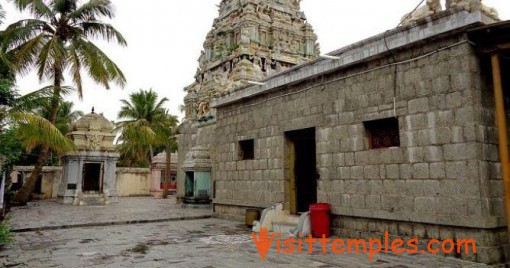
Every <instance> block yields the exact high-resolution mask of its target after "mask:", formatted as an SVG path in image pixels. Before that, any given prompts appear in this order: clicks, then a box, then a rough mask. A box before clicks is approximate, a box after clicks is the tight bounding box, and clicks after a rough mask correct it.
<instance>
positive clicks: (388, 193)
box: [211, 11, 508, 263]
mask: <svg viewBox="0 0 510 268" xmlns="http://www.w3.org/2000/svg"><path fill="white" fill-rule="evenodd" d="M490 22H493V21H492V19H490V18H489V17H488V16H486V15H485V14H483V13H480V12H474V13H468V12H466V11H458V12H451V11H447V12H444V13H441V14H439V15H434V16H432V17H429V18H427V19H426V20H422V21H420V22H417V23H414V24H412V25H409V26H405V27H400V28H397V29H394V30H391V31H388V32H387V33H385V34H381V35H378V36H375V37H372V38H369V39H366V40H363V41H361V42H359V43H356V44H353V45H351V46H349V47H346V48H344V49H340V50H338V51H335V52H333V53H331V54H330V55H335V56H336V57H338V59H319V60H315V61H312V62H310V63H307V64H304V65H301V66H298V67H296V68H292V69H290V70H287V71H285V72H283V73H280V74H277V75H275V76H273V77H270V78H267V79H265V80H263V83H264V84H263V85H260V86H257V85H255V86H251V87H249V88H246V89H244V90H241V91H239V92H236V93H234V94H231V95H229V96H225V97H222V98H220V99H218V100H216V101H215V102H213V104H212V107H214V108H215V109H216V111H217V123H216V126H215V128H216V129H215V134H214V139H212V142H213V144H214V146H213V147H215V152H214V153H213V154H212V156H211V157H212V158H213V161H212V162H213V166H214V168H213V170H214V172H215V174H214V176H213V178H214V181H213V210H214V214H215V215H216V216H217V217H220V218H229V219H236V220H242V219H244V215H245V210H246V209H247V208H254V207H255V208H264V207H268V206H270V205H271V204H273V203H276V202H283V203H284V207H285V209H287V210H290V211H291V213H297V212H300V211H301V210H303V209H304V208H306V205H308V203H310V202H326V203H329V204H331V205H332V214H333V225H332V228H333V230H334V232H335V233H336V234H337V235H341V236H342V237H355V238H363V237H366V238H381V237H382V236H383V235H384V232H385V231H388V232H389V233H390V235H391V236H394V237H397V236H398V237H401V238H410V237H419V238H421V242H422V243H423V244H424V245H425V243H426V242H427V240H428V239H432V238H436V239H440V240H444V239H460V238H472V239H475V240H476V241H477V246H478V247H477V249H478V253H477V254H476V255H474V254H469V255H468V254H464V253H461V254H457V257H461V258H463V259H467V260H471V261H478V262H484V263H501V262H504V261H505V256H504V255H505V253H508V239H507V234H506V222H505V218H504V215H505V213H504V199H503V192H502V189H503V187H502V185H503V184H502V181H501V174H500V164H499V162H498V161H499V160H498V148H497V131H496V126H495V108H494V96H493V92H492V80H491V79H492V75H491V68H490V64H487V63H486V62H484V60H483V59H482V57H481V56H480V55H479V54H477V53H476V52H475V49H474V47H473V45H472V44H470V42H469V40H468V38H467V35H466V29H469V28H473V27H476V26H480V25H484V24H487V23H490ZM211 138H212V137H211ZM310 163H311V168H308V169H307V168H306V166H310ZM315 192H316V195H315ZM307 202H308V203H307ZM306 209H307V208H306Z"/></svg>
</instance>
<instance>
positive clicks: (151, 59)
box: [0, 0, 510, 120]
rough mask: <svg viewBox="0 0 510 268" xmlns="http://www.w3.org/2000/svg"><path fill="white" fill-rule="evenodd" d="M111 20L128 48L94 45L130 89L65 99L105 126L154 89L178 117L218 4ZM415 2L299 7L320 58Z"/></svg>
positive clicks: (130, 5)
mask: <svg viewBox="0 0 510 268" xmlns="http://www.w3.org/2000/svg"><path fill="white" fill-rule="evenodd" d="M0 1H1V2H2V5H3V7H4V9H5V10H6V11H7V19H6V23H5V24H4V25H3V27H5V26H6V25H8V24H9V23H12V22H14V21H16V20H19V19H22V18H26V17H27V16H26V15H23V14H19V13H17V12H16V11H15V10H14V9H13V7H12V4H11V3H5V0H0ZM112 2H113V4H114V6H115V9H116V17H115V18H114V20H113V21H112V24H113V25H114V26H115V27H116V28H117V29H118V30H119V31H120V32H122V33H123V35H124V36H125V38H126V39H127V41H128V47H126V48H121V47H118V46H116V45H111V44H105V43H99V45H100V47H101V48H102V49H103V50H104V51H105V52H106V53H107V54H108V55H109V56H110V57H111V58H112V59H113V60H114V61H115V62H116V63H117V64H118V65H119V66H120V68H121V69H122V70H123V72H124V74H125V75H126V78H127V80H128V84H127V86H126V87H125V88H124V89H120V88H118V87H113V88H112V89H111V90H109V91H107V90H105V89H103V88H102V87H101V86H99V85H96V84H94V83H93V82H91V81H90V80H86V81H85V82H84V96H83V100H79V99H78V98H77V97H76V96H74V95H73V96H69V97H68V99H69V100H70V101H73V102H74V103H75V108H77V109H80V110H82V111H84V112H85V113H88V112H89V111H90V110H91V108H92V106H94V107H95V109H96V111H97V112H102V113H104V114H105V116H106V117H107V118H108V119H110V120H116V119H117V112H118V111H119V108H120V101H119V100H120V99H127V98H128V96H129V94H130V93H131V92H134V91H137V90H138V89H140V88H143V89H150V88H152V89H154V90H155V91H157V92H158V93H159V95H160V97H167V98H168V99H170V101H169V102H168V103H167V108H168V109H170V111H171V112H172V113H173V114H176V115H179V116H180V117H182V114H181V113H180V111H179V105H180V104H182V103H183V98H184V95H185V93H184V91H183V88H184V87H186V86H187V85H189V84H191V83H192V82H193V79H194V78H193V76H194V74H195V71H196V68H197V66H198V64H197V59H198V56H199V55H200V51H201V50H202V45H203V42H204V40H205V37H206V34H207V32H208V31H209V30H210V29H211V25H212V21H213V19H214V18H215V17H216V16H217V12H218V8H217V7H216V5H217V4H218V3H219V2H220V0H143V1H140V0H112ZM418 2H419V0H384V1H383V0H356V1H346V0H304V1H302V4H301V8H302V10H303V11H304V12H305V14H306V16H307V17H308V21H309V22H310V23H311V24H312V26H313V27H314V29H315V33H316V34H317V35H318V37H319V43H320V45H321V52H322V53H327V52H330V51H333V50H336V49H338V48H341V47H344V46H347V45H349V44H352V43H354V42H357V41H360V40H362V39H365V38H367V37H370V36H372V35H375V34H378V33H381V32H384V31H386V30H388V29H392V28H395V27H396V26H397V24H398V23H399V21H400V18H401V17H402V16H403V15H404V14H405V13H406V12H409V11H410V10H412V9H413V8H414V7H415V6H416V5H417V3H418ZM443 2H444V0H443ZM483 2H484V3H485V4H486V5H489V6H492V7H495V8H496V9H497V10H498V11H499V13H500V18H502V19H504V20H508V19H510V1H508V0H484V1H483ZM48 84H49V82H45V83H43V84H40V83H39V81H38V80H37V79H36V77H35V75H34V74H30V75H28V76H25V77H18V79H17V86H18V89H19V90H20V91H21V92H22V93H27V92H30V91H33V90H35V89H38V88H41V87H42V86H41V85H48Z"/></svg>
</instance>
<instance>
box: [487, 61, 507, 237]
mask: <svg viewBox="0 0 510 268" xmlns="http://www.w3.org/2000/svg"><path fill="white" fill-rule="evenodd" d="M491 60H492V78H493V80H494V99H495V101H496V121H497V127H498V140H499V158H500V161H501V169H502V172H503V186H504V190H505V205H506V222H507V228H508V234H509V235H510V160H509V156H508V155H509V154H508V134H507V125H506V113H505V103H504V94H503V83H502V82H501V66H500V62H499V55H498V54H496V53H495V54H492V56H491ZM509 239H510V236H509Z"/></svg>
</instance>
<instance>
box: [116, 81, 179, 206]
mask: <svg viewBox="0 0 510 268" xmlns="http://www.w3.org/2000/svg"><path fill="white" fill-rule="evenodd" d="M167 101H168V99H167V98H163V99H161V100H159V101H158V94H157V93H156V92H154V91H152V89H151V90H148V91H146V90H142V89H140V90H139V91H138V92H135V93H133V94H131V95H130V96H129V101H127V100H121V102H122V103H123V106H122V107H121V110H120V112H119V115H118V117H119V120H122V121H120V122H119V123H117V130H118V131H120V133H121V135H120V139H119V140H120V141H121V142H122V144H120V147H119V149H120V150H121V154H123V155H124V156H126V154H127V153H131V156H134V157H137V158H138V159H137V160H138V161H143V162H144V163H148V164H150V163H151V162H152V159H153V157H154V146H164V148H165V151H166V155H167V159H166V176H165V177H164V182H163V185H164V188H163V197H164V198H166V195H167V194H168V188H167V187H168V179H169V177H170V162H171V153H172V150H174V149H175V148H176V146H175V139H174V138H173V131H174V128H175V126H177V124H178V122H179V121H178V119H177V117H176V116H174V115H170V113H169V112H168V110H166V109H164V108H163V105H164V104H165V103H166V102H167ZM144 152H148V154H147V153H144ZM143 156H145V158H143Z"/></svg>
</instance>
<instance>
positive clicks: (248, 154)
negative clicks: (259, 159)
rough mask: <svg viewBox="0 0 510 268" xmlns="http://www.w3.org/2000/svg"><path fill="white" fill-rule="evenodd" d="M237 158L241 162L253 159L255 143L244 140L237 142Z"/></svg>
mask: <svg viewBox="0 0 510 268" xmlns="http://www.w3.org/2000/svg"><path fill="white" fill-rule="evenodd" d="M239 149H240V150H239V157H240V158H241V159H242V160H252V159H255V141H254V140H245V141H240V142H239Z"/></svg>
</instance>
